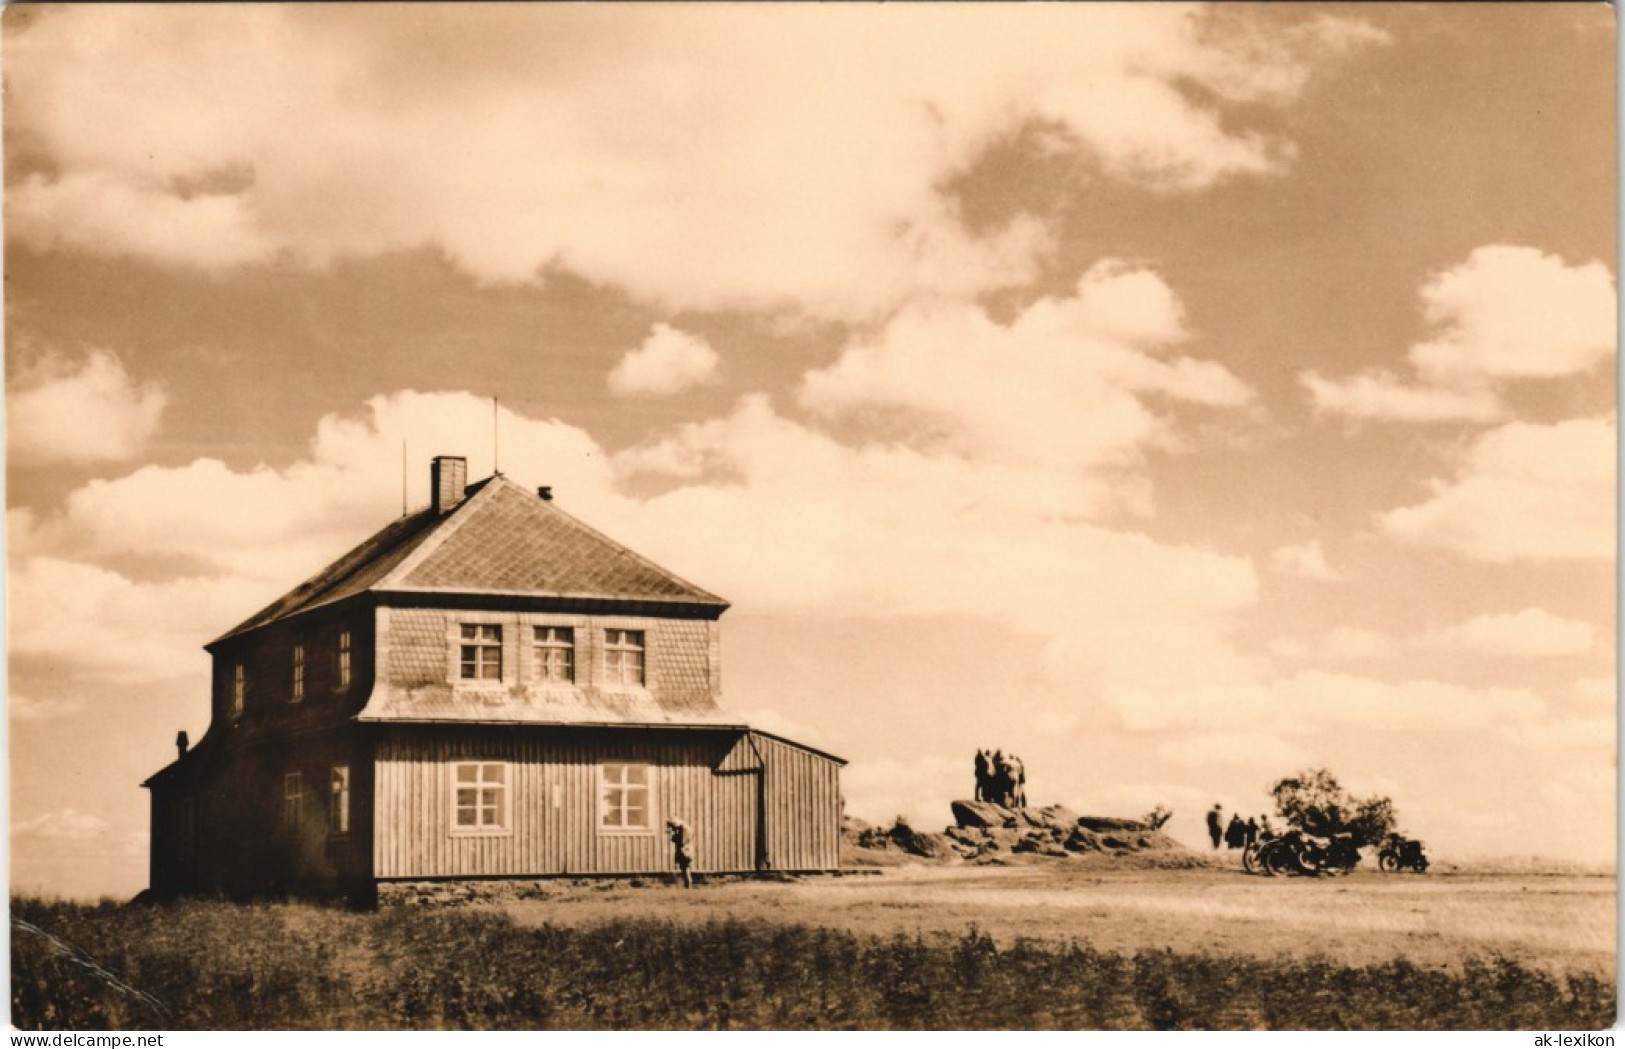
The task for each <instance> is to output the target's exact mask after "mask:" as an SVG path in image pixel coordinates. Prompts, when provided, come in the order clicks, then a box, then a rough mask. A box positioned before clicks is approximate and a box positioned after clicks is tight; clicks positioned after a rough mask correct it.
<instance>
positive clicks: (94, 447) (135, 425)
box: [6, 350, 168, 463]
mask: <svg viewBox="0 0 1625 1049" xmlns="http://www.w3.org/2000/svg"><path fill="white" fill-rule="evenodd" d="M166 403H168V397H167V396H166V395H165V393H164V391H163V388H162V387H161V386H160V385H158V384H157V383H141V384H137V383H136V382H135V381H134V380H132V379H131V378H130V375H129V373H128V372H126V371H125V369H124V365H123V364H122V363H120V362H119V359H118V358H117V357H115V356H113V355H112V354H111V353H107V352H105V351H102V350H95V351H92V352H91V353H90V354H89V355H88V356H87V357H85V358H84V360H82V361H79V362H77V363H75V362H72V361H69V360H68V359H66V358H65V357H63V356H61V355H51V356H48V357H45V358H43V359H41V360H40V361H39V362H37V363H36V364H34V365H32V366H31V367H29V368H27V369H26V370H25V371H24V372H23V373H22V374H21V375H19V376H18V377H17V379H16V380H15V382H14V383H13V384H11V389H10V390H8V394H7V398H6V438H7V441H8V444H9V447H10V454H11V456H12V457H13V458H14V459H15V460H16V461H19V462H24V463H51V462H66V463H96V462H109V461H119V460H126V459H131V458H134V457H135V456H136V455H138V454H140V453H141V452H142V451H143V450H144V449H145V447H146V444H147V442H148V441H149V440H150V439H151V438H152V436H153V434H154V433H156V432H157V430H158V425H159V422H160V421H161V420H162V418H163V413H164V405H165V404H166Z"/></svg>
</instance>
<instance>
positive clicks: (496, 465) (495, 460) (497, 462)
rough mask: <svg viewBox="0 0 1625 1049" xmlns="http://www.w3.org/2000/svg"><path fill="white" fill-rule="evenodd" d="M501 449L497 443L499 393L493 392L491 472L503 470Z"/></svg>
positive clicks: (496, 472) (497, 472)
mask: <svg viewBox="0 0 1625 1049" xmlns="http://www.w3.org/2000/svg"><path fill="white" fill-rule="evenodd" d="M500 450H501V448H500V445H499V444H498V443H497V395H496V394H494V393H493V394H492V395H491V472H492V473H494V474H499V473H501V472H502V460H501V459H500V458H499V457H498V452H499V451H500Z"/></svg>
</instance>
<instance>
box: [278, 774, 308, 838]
mask: <svg viewBox="0 0 1625 1049" xmlns="http://www.w3.org/2000/svg"><path fill="white" fill-rule="evenodd" d="M304 807H305V775H304V773H302V772H289V773H287V774H285V775H284V776H283V777H282V829H283V830H296V829H298V827H299V821H300V819H301V818H302V817H303V811H302V810H303V809H304Z"/></svg>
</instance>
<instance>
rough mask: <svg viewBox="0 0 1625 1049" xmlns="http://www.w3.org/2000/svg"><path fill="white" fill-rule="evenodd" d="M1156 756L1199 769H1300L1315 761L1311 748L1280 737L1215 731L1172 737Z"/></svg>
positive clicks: (1158, 749)
mask: <svg viewBox="0 0 1625 1049" xmlns="http://www.w3.org/2000/svg"><path fill="white" fill-rule="evenodd" d="M1157 755H1158V756H1159V757H1161V758H1162V759H1163V760H1165V761H1171V762H1173V763H1174V764H1176V765H1187V766H1193V767H1197V768H1201V767H1205V766H1210V765H1243V766H1247V767H1249V768H1297V767H1299V766H1301V765H1305V764H1308V763H1309V762H1311V761H1313V760H1314V754H1313V752H1312V751H1310V750H1308V749H1307V748H1305V747H1302V746H1300V745H1298V744H1296V743H1291V742H1288V741H1287V740H1284V739H1281V738H1280V737H1279V736H1271V735H1266V734H1263V733H1242V732H1216V733H1213V734H1211V735H1204V736H1190V737H1186V738H1184V739H1175V740H1170V741H1168V742H1167V743H1164V744H1162V745H1161V746H1159V747H1158V748H1157Z"/></svg>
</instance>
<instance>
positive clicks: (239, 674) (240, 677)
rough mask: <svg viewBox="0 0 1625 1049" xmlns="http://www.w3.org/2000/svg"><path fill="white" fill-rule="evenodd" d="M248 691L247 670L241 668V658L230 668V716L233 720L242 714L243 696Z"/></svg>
mask: <svg viewBox="0 0 1625 1049" xmlns="http://www.w3.org/2000/svg"><path fill="white" fill-rule="evenodd" d="M247 692H248V681H247V672H246V671H245V670H244V669H243V664H242V661H241V660H238V661H237V662H236V663H234V664H232V670H231V716H232V719H233V720H235V719H237V718H240V717H242V716H243V697H244V696H245V695H246V694H247Z"/></svg>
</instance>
